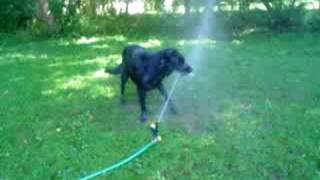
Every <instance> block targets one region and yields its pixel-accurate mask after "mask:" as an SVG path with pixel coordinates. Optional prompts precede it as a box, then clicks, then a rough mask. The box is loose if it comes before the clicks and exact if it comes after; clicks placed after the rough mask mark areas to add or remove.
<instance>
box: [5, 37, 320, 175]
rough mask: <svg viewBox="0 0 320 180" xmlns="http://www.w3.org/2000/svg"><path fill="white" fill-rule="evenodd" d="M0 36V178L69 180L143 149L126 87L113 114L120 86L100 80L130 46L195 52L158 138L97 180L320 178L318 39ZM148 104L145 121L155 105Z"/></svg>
mask: <svg viewBox="0 0 320 180" xmlns="http://www.w3.org/2000/svg"><path fill="white" fill-rule="evenodd" d="M0 38H1V41H0V82H1V83H0V179H1V180H2V179H5V180H6V179H77V178H78V177H80V176H83V175H87V174H88V173H91V172H94V171H96V170H98V169H101V168H103V167H105V166H107V165H110V164H112V163H113V162H115V161H117V160H119V158H122V157H124V156H126V155H128V154H129V153H131V152H132V151H133V150H135V149H136V148H137V147H140V146H141V145H143V144H145V143H147V142H149V140H150V133H149V131H148V129H147V128H146V127H145V126H144V125H142V124H140V123H139V122H138V116H139V107H138V103H137V98H136V96H135V88H134V86H133V85H132V83H130V85H129V88H128V91H127V98H128V104H127V105H125V106H120V104H119V101H118V96H119V78H118V77H115V76H108V75H106V74H103V73H102V72H101V71H102V70H103V68H104V67H105V66H110V67H111V66H113V65H115V64H116V63H117V62H118V61H119V57H120V52H121V50H122V48H123V46H125V45H126V44H127V43H129V42H139V43H143V44H144V45H145V46H149V47H150V48H154V49H159V48H161V47H167V46H175V47H177V48H179V49H180V50H181V51H182V52H183V53H185V54H188V53H190V52H191V51H192V49H194V46H202V47H203V52H204V54H203V57H202V58H201V59H200V60H198V62H195V64H196V66H197V69H198V71H197V72H196V76H195V77H193V78H189V77H182V78H181V81H179V84H178V87H177V90H176V92H175V94H174V100H175V102H176V104H177V105H178V110H179V114H178V115H167V116H165V120H164V122H163V123H162V124H161V134H162V136H163V141H162V142H161V143H160V144H159V145H157V146H155V147H153V148H152V149H151V150H150V151H148V152H147V153H146V154H144V155H143V156H142V157H140V158H138V159H137V160H134V161H133V162H131V163H130V164H128V165H127V166H125V167H122V168H121V169H119V170H116V171H114V172H113V173H111V174H109V175H105V176H102V177H100V178H98V179H150V180H164V179H224V180H225V179H244V180H248V179H297V180H300V179H319V178H320V140H319V138H320V124H319V119H320V102H319V101H320V81H319V79H318V77H319V76H320V71H319V67H320V61H319V55H320V46H319V45H318V44H319V43H318V42H319V41H320V36H319V35H312V34H307V35H306V34H282V35H271V34H258V35H250V36H247V37H243V38H241V39H238V40H234V41H232V42H226V41H220V40H217V41H216V40H207V41H200V42H199V41H192V40H188V39H185V40H183V39H178V38H172V37H170V38H169V37H144V38H130V37H124V36H109V37H102V36H100V37H92V38H90V39H85V38H82V39H71V38H60V39H49V40H48V39H35V38H31V37H17V36H6V35H1V36H0ZM171 80H172V79H171V78H170V79H168V80H166V84H167V86H170V81H171ZM148 101H149V102H148V104H149V107H150V113H149V114H150V117H151V118H156V117H157V115H158V113H159V110H160V108H161V104H162V103H163V101H162V98H161V97H160V95H159V94H158V93H157V92H152V93H150V94H149V98H148Z"/></svg>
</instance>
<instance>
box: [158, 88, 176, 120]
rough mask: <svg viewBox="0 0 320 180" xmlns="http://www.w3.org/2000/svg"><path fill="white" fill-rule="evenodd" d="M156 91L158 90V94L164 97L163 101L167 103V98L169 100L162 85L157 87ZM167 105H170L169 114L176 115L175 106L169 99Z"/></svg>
mask: <svg viewBox="0 0 320 180" xmlns="http://www.w3.org/2000/svg"><path fill="white" fill-rule="evenodd" d="M158 90H159V92H160V94H162V96H164V98H165V101H168V98H169V96H168V92H167V90H166V89H165V88H164V86H163V84H162V83H161V84H160V85H159V86H158ZM169 105H170V110H171V112H172V113H174V114H177V110H176V108H175V106H174V104H173V102H172V100H171V99H169Z"/></svg>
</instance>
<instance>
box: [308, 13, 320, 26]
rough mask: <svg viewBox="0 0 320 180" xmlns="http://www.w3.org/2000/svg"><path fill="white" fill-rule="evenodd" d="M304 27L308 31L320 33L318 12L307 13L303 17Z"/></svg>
mask: <svg viewBox="0 0 320 180" xmlns="http://www.w3.org/2000/svg"><path fill="white" fill-rule="evenodd" d="M305 26H306V28H307V29H308V30H310V31H320V12H319V11H311V12H308V13H307V15H306V17H305Z"/></svg>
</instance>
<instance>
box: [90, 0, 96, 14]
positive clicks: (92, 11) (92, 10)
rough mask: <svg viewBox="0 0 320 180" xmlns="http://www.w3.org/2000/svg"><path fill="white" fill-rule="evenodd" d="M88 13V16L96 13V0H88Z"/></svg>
mask: <svg viewBox="0 0 320 180" xmlns="http://www.w3.org/2000/svg"><path fill="white" fill-rule="evenodd" d="M88 6H89V7H88V14H89V15H90V16H95V15H96V14H97V13H96V8H97V3H96V0H89V5H88Z"/></svg>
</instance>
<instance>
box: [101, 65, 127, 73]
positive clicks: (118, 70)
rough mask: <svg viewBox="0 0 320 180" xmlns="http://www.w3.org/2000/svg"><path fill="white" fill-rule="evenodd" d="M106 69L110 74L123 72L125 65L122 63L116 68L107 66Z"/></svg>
mask: <svg viewBox="0 0 320 180" xmlns="http://www.w3.org/2000/svg"><path fill="white" fill-rule="evenodd" d="M104 71H105V72H106V73H110V74H121V73H122V71H123V65H122V64H120V65H118V66H117V67H115V68H106V69H105V70H104Z"/></svg>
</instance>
